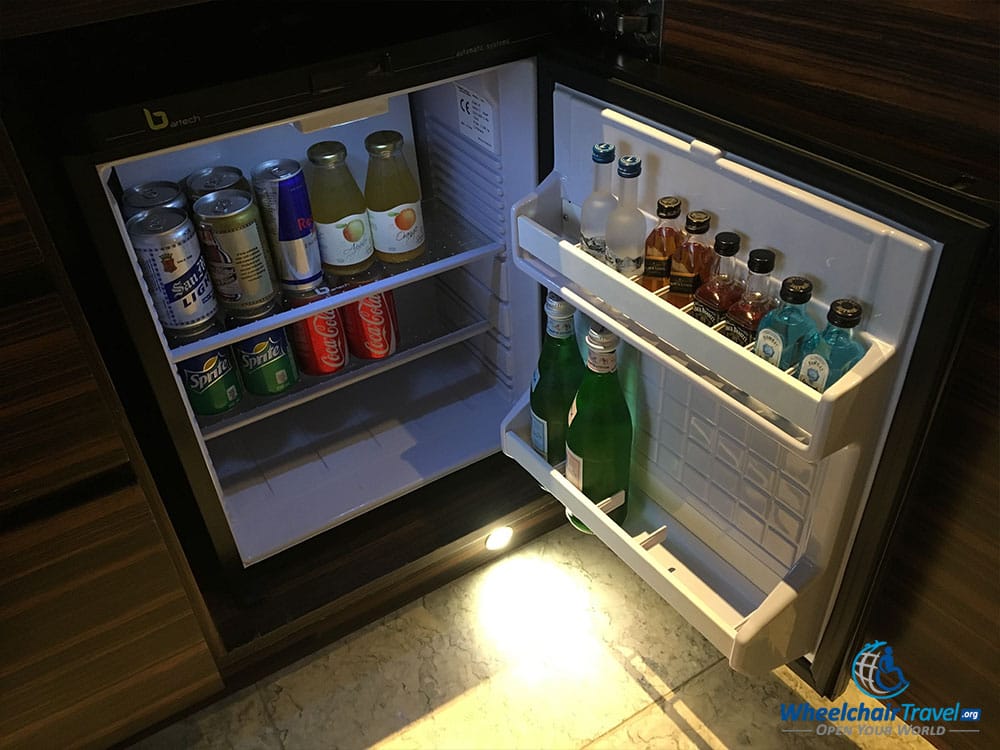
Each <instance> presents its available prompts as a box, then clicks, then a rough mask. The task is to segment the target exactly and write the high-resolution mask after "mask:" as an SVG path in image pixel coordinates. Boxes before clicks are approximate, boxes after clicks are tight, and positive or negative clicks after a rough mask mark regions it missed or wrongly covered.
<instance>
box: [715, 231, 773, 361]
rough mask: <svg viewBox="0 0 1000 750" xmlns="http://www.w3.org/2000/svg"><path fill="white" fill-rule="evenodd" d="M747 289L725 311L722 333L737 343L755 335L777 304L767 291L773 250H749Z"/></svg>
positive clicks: (752, 339) (745, 342) (750, 340)
mask: <svg viewBox="0 0 1000 750" xmlns="http://www.w3.org/2000/svg"><path fill="white" fill-rule="evenodd" d="M747 270H748V271H749V272H750V273H749V276H748V277H747V285H746V289H745V290H744V292H743V295H742V296H741V297H740V298H739V300H738V301H737V302H736V303H735V304H734V305H733V306H732V307H730V308H729V310H727V311H726V324H725V326H724V327H723V329H722V335H723V336H725V337H726V338H727V339H730V340H731V341H735V342H736V343H737V344H739V345H740V346H746V345H747V344H749V343H751V342H752V341H754V340H755V339H756V338H757V328H758V326H760V321H761V318H763V317H764V316H765V315H766V314H767V313H768V312H770V311H771V310H772V309H774V307H775V305H776V304H777V303H776V301H775V299H774V298H773V297H772V296H771V294H770V292H769V291H768V285H769V283H770V280H771V276H770V274H771V271H773V270H774V253H773V252H772V251H771V250H763V249H761V250H751V251H750V260H748V261H747Z"/></svg>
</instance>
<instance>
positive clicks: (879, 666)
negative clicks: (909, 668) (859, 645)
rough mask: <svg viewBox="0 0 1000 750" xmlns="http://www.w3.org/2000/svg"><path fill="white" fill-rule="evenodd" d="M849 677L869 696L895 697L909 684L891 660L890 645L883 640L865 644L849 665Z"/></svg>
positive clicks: (879, 697) (880, 697) (901, 671)
mask: <svg viewBox="0 0 1000 750" xmlns="http://www.w3.org/2000/svg"><path fill="white" fill-rule="evenodd" d="M851 678H852V679H853V680H854V684H855V685H857V686H858V690H860V691H861V692H862V693H864V694H865V695H867V696H869V697H870V698H878V699H884V698H895V697H896V696H897V695H900V694H901V693H902V692H903V691H905V690H906V688H908V687H909V686H910V683H909V682H908V681H907V679H906V677H905V676H904V675H903V670H902V669H900V668H899V667H897V666H896V664H895V662H894V661H893V655H892V646H889V645H888V644H887V643H886V642H885V641H875V642H874V643H869V644H866V645H865V647H864V648H863V649H861V650H860V651H858V654H857V656H855V657H854V663H853V664H852V665H851Z"/></svg>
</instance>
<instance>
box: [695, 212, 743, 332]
mask: <svg viewBox="0 0 1000 750" xmlns="http://www.w3.org/2000/svg"><path fill="white" fill-rule="evenodd" d="M739 251H740V236H739V235H738V234H736V233H735V232H719V233H718V234H717V235H715V258H714V260H713V262H712V270H711V272H710V274H709V278H708V281H706V282H705V283H704V284H702V285H701V286H700V287H698V289H697V291H696V292H695V293H694V309H693V310H691V315H692V316H693V317H695V318H697V319H698V320H700V321H701V322H702V323H704V324H705V325H707V326H714V325H715V324H716V323H718V322H720V321H721V320H722V319H723V318H724V317H725V316H726V311H727V310H729V308H730V307H732V306H733V305H734V304H735V303H736V301H737V300H738V299H739V298H740V297H741V296H742V295H743V279H741V278H739V277H738V276H737V273H736V253H738V252H739Z"/></svg>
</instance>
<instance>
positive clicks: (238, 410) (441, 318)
mask: <svg viewBox="0 0 1000 750" xmlns="http://www.w3.org/2000/svg"><path fill="white" fill-rule="evenodd" d="M425 285H433V287H434V290H433V293H434V300H435V302H436V304H434V305H431V306H428V305H427V299H428V297H427V295H426V294H421V292H420V287H422V286H425ZM395 297H396V307H397V310H398V312H399V318H400V320H401V321H402V322H401V324H400V340H399V344H398V348H397V350H396V352H395V353H394V354H392V355H391V356H388V357H385V358H383V359H360V358H358V357H354V356H351V357H350V360H349V362H348V364H347V365H346V367H344V369H342V370H340V371H338V372H335V373H331V374H330V375H307V374H305V373H301V372H300V373H299V381H298V383H296V384H295V385H293V386H292V387H291V388H290V389H289V390H288V391H286V392H285V393H282V394H279V395H276V396H258V395H255V394H252V393H249V392H245V393H244V394H243V398H242V399H241V400H240V402H239V403H238V404H237V405H236V406H235V407H233V408H232V409H231V410H230V411H227V412H225V413H224V414H219V415H215V416H200V417H198V424H199V426H200V428H201V434H202V437H203V438H204V439H205V440H212V439H214V438H218V437H220V436H221V435H225V434H226V433H227V432H232V431H233V430H238V429H240V428H242V427H246V426H247V425H250V424H253V423H254V422H259V421H260V420H262V419H266V418H268V417H271V416H273V415H275V414H280V413H281V412H284V411H287V410H288V409H292V408H294V407H296V406H300V405H301V404H305V403H308V402H309V401H312V400H313V399H316V398H320V397H321V396H326V395H327V394H329V393H333V392H334V391H338V390H340V389H341V388H346V387H347V386H350V385H353V384H354V383H358V382H360V381H362V380H367V379H368V378H371V377H374V376H376V375H380V374H381V373H384V372H388V371H389V370H393V369H395V368H396V367H399V366H400V365H404V364H407V363H408V362H413V361H414V360H417V359H420V358H421V357H426V356H428V355H430V354H433V353H434V352H438V351H441V350H442V349H446V348H447V347H450V346H454V345H455V344H458V343H461V342H463V341H467V340H468V339H471V338H472V337H474V336H478V335H479V334H482V333H485V332H486V331H488V330H489V329H490V328H491V326H492V324H491V322H490V321H489V320H488V319H485V318H483V317H482V316H480V315H479V314H478V313H476V312H474V311H473V310H472V309H471V308H470V307H469V306H467V305H466V304H465V303H464V302H463V301H462V300H460V299H458V298H457V297H456V296H455V295H454V294H453V293H452V292H451V291H449V290H448V288H447V287H446V286H445V285H444V284H442V283H440V281H439V280H437V279H428V280H426V281H424V282H422V283H418V284H414V285H412V286H407V287H404V288H402V289H398V290H397V291H396V292H395Z"/></svg>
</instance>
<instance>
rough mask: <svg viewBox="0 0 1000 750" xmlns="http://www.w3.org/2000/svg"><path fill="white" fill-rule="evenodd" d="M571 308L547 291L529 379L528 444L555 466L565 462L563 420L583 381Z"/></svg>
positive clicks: (560, 298)
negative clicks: (535, 359)
mask: <svg viewBox="0 0 1000 750" xmlns="http://www.w3.org/2000/svg"><path fill="white" fill-rule="evenodd" d="M573 313H574V310H573V306H572V305H570V304H569V303H568V302H566V301H565V300H564V299H563V298H562V297H560V296H559V295H557V294H555V293H554V292H549V294H548V296H547V297H546V299H545V315H546V317H547V323H546V326H545V340H544V341H543V342H542V352H541V354H540V355H539V357H538V367H537V368H536V369H535V374H534V376H533V377H532V379H531V444H532V446H534V448H535V450H536V451H538V452H539V453H541V454H542V455H543V456H545V460H546V461H548V462H549V463H550V464H552V465H555V464H558V463H562V462H563V461H565V460H566V421H567V417H568V415H569V407H570V405H571V404H572V403H573V398H574V397H575V396H576V392H577V390H578V389H579V387H580V380H581V379H582V378H583V370H584V366H583V359H582V358H581V357H580V349H579V347H578V346H577V343H576V332H575V331H574V328H573Z"/></svg>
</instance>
